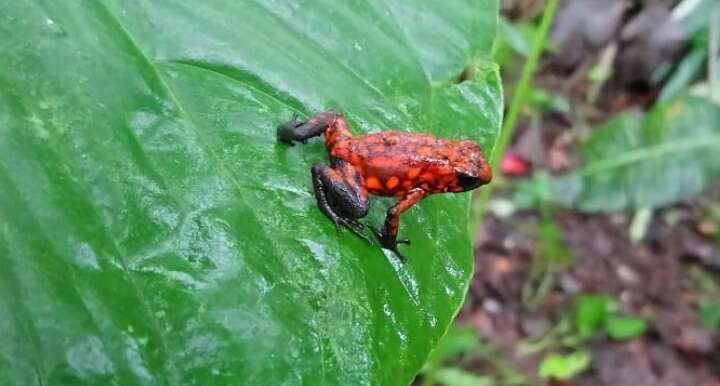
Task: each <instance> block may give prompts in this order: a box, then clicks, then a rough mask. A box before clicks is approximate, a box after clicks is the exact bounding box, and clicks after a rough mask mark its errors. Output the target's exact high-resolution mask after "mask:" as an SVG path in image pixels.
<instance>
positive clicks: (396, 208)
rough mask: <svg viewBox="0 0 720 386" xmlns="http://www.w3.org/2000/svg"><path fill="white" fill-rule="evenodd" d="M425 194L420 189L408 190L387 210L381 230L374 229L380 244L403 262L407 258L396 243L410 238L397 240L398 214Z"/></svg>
mask: <svg viewBox="0 0 720 386" xmlns="http://www.w3.org/2000/svg"><path fill="white" fill-rule="evenodd" d="M426 195H427V192H425V191H424V190H421V189H415V190H411V191H409V192H408V193H407V194H406V195H405V196H403V197H402V198H401V199H400V201H398V202H397V204H395V205H393V206H391V207H390V208H389V209H388V210H387V215H386V216H385V224H384V225H383V228H382V229H381V230H375V229H374V231H375V235H376V236H377V238H378V240H379V241H380V244H381V245H382V247H383V248H385V249H387V250H390V251H393V252H394V253H395V254H396V255H397V256H398V257H399V258H400V260H402V261H403V262H404V261H405V260H407V258H406V257H405V256H404V255H403V254H401V253H400V251H399V250H398V244H410V240H398V239H397V234H398V228H399V227H400V215H401V214H402V213H403V212H405V211H406V210H408V209H410V208H411V207H412V206H413V205H415V204H417V203H418V202H419V201H420V200H422V199H423V198H424V197H425V196H426Z"/></svg>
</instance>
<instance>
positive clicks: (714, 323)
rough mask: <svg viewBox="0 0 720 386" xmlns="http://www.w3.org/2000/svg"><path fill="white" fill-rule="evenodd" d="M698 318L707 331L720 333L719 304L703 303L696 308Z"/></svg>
mask: <svg viewBox="0 0 720 386" xmlns="http://www.w3.org/2000/svg"><path fill="white" fill-rule="evenodd" d="M698 318H699V319H700V322H701V323H702V325H703V326H704V327H705V328H707V329H708V330H711V331H712V330H718V331H720V302H703V303H701V304H700V307H699V308H698Z"/></svg>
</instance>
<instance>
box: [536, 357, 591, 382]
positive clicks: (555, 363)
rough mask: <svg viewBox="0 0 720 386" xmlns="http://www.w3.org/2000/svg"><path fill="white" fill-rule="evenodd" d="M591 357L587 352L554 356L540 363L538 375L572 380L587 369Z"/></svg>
mask: <svg viewBox="0 0 720 386" xmlns="http://www.w3.org/2000/svg"><path fill="white" fill-rule="evenodd" d="M589 364H590V355H589V354H588V352H587V351H586V350H578V351H575V352H572V353H569V354H553V355H549V356H547V357H545V359H543V361H542V362H541V363H540V368H539V370H538V375H540V376H541V377H543V378H556V379H570V378H572V377H574V376H576V375H578V374H580V373H582V372H583V371H585V369H587V367H588V365H589Z"/></svg>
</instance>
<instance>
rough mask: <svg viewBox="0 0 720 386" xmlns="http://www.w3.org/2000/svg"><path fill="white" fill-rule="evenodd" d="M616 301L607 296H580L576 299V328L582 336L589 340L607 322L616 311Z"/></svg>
mask: <svg viewBox="0 0 720 386" xmlns="http://www.w3.org/2000/svg"><path fill="white" fill-rule="evenodd" d="M616 308H617V305H616V303H615V301H614V300H613V299H612V298H610V297H609V296H606V295H590V294H586V295H578V296H577V297H575V314H574V315H575V328H576V329H577V331H578V333H579V334H580V336H582V337H583V338H589V337H590V336H592V335H593V334H595V332H597V331H598V329H599V328H600V327H601V326H602V325H603V323H604V322H605V317H606V316H607V314H608V313H610V312H613V311H615V309H616Z"/></svg>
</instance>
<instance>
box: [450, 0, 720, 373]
mask: <svg viewBox="0 0 720 386" xmlns="http://www.w3.org/2000/svg"><path fill="white" fill-rule="evenodd" d="M582 2H583V1H576V3H582ZM506 3H523V2H522V1H516V2H506ZM525 3H528V4H526V6H527V7H528V9H529V11H527V12H529V13H531V15H530V16H532V13H533V12H535V13H536V12H538V10H540V9H541V7H538V4H537V3H538V2H537V1H525ZM540 3H542V2H540ZM585 3H587V1H585ZM596 3H597V2H596ZM601 3H605V1H602V2H601ZM662 3H663V2H661V1H655V2H652V1H648V2H630V1H609V0H608V1H607V4H606V5H605V7H604V8H605V9H606V10H607V11H606V12H605V13H604V14H603V15H604V16H602V15H600V16H598V17H606V18H608V20H606V23H607V25H608V28H613V29H614V30H613V31H614V32H612V33H608V38H607V39H605V40H604V41H602V42H601V43H602V44H599V45H598V46H597V47H595V46H592V47H590V46H587V45H585V46H583V44H580V43H577V42H568V43H567V45H566V46H562V45H561V46H560V48H561V49H565V51H562V50H561V51H560V53H559V56H561V58H560V59H558V58H557V56H558V54H557V53H556V55H555V57H552V58H551V57H548V58H545V60H544V62H543V65H542V70H541V72H540V74H539V75H538V77H537V79H536V81H535V84H536V85H539V86H542V87H544V88H546V89H550V90H554V91H555V92H557V93H559V94H561V95H563V96H564V97H566V98H567V99H568V100H569V101H570V104H571V105H572V106H573V108H572V112H571V113H548V114H543V115H542V117H541V118H540V120H539V121H536V122H534V123H532V122H531V121H530V120H528V119H525V120H521V122H520V124H519V126H518V129H517V132H516V135H515V138H514V141H513V144H512V145H511V147H510V149H509V151H508V152H509V153H511V154H513V156H514V157H517V159H519V160H521V161H522V162H523V163H524V164H525V165H526V166H527V167H528V171H527V173H520V174H525V175H524V176H519V177H517V178H519V179H522V178H526V177H527V175H529V174H530V173H531V172H532V171H533V170H546V171H548V172H550V173H556V172H559V171H563V170H568V169H571V168H573V167H574V166H576V165H577V162H578V161H577V157H576V154H575V152H576V145H577V142H575V141H573V140H572V139H568V138H570V137H572V135H570V134H569V133H572V132H573V130H577V127H578V126H579V125H587V126H588V127H592V126H593V124H594V123H595V122H602V121H604V120H605V119H607V118H608V117H610V116H612V114H614V113H616V112H618V111H624V110H629V109H637V110H638V111H641V110H642V109H644V108H646V107H647V106H649V105H650V104H651V103H652V102H653V101H654V99H655V98H656V96H657V94H658V91H659V87H660V86H658V85H652V84H647V82H645V81H646V80H645V79H644V78H642V76H641V75H638V74H633V73H632V70H628V69H629V68H633V66H635V67H636V68H639V69H640V70H641V69H642V66H645V65H652V63H650V64H648V63H640V64H638V62H635V63H634V64H632V60H633V59H623V55H626V56H632V54H633V53H636V52H637V49H638V48H637V47H636V48H633V49H631V50H630V54H628V53H627V50H625V51H623V50H622V48H621V49H620V50H618V51H617V54H616V56H615V59H614V60H613V61H612V69H613V71H612V73H613V74H614V75H613V77H612V78H611V79H609V80H608V82H607V83H606V84H605V85H603V87H602V89H601V90H599V93H598V98H597V100H596V102H595V103H592V104H591V103H588V102H587V95H588V88H589V87H593V86H592V84H590V83H589V82H587V81H586V79H587V77H586V76H585V74H586V72H587V69H588V68H589V67H590V66H591V65H593V63H597V62H598V61H599V60H601V59H600V58H599V57H598V56H595V57H593V58H590V59H588V58H587V57H586V56H584V54H583V55H579V56H578V55H575V54H573V55H570V54H567V53H568V52H570V51H576V50H595V51H596V52H598V53H599V54H598V55H602V52H603V51H604V50H605V48H607V47H608V46H609V45H612V44H613V39H615V40H616V41H619V40H618V39H620V38H619V36H620V32H618V31H620V30H622V28H623V25H627V23H629V22H630V20H632V16H634V15H637V14H639V13H641V12H643V10H645V9H646V8H649V7H651V6H655V5H657V4H662ZM664 3H667V4H665V5H666V6H667V5H669V4H673V3H674V2H672V1H666V2H664ZM613 4H614V5H616V6H617V7H619V8H618V9H617V10H616V11H617V12H618V13H617V14H616V13H613V12H614V11H612V10H611V8H612V5H613ZM633 7H634V8H633ZM628 10H630V11H628ZM581 11H582V9H580V11H578V10H576V11H573V12H579V14H580V15H581V14H582V12H581ZM504 12H505V14H506V15H507V16H508V17H511V18H515V19H516V20H517V19H522V18H523V17H526V18H527V17H528V15H525V16H523V15H522V14H521V12H520V15H519V16H518V15H517V14H513V13H512V12H515V13H518V12H517V10H516V9H513V8H510V7H509V6H508V7H506V9H504ZM561 12H563V11H561ZM564 12H566V14H565V16H564V17H565V19H563V20H564V21H560V20H558V21H556V24H557V23H558V22H561V23H566V25H565V26H564V27H563V28H565V29H566V30H567V31H566V32H565V34H566V36H560V38H561V39H566V40H567V39H570V36H572V35H582V34H584V33H595V34H603V33H605V32H603V31H598V30H597V29H595V30H593V31H585V30H582V29H578V28H580V27H577V26H576V27H572V24H573V23H576V24H577V23H578V21H577V18H578V17H579V16H577V15H576V16H574V17H575V19H573V16H572V15H571V16H567V12H568V11H567V10H565V11H564ZM628 12H630V14H629V13H628ZM560 15H562V13H561V14H559V15H558V16H559V17H560ZM628 15H630V16H628ZM654 20H655V21H656V22H657V20H658V19H657V18H656V19H654ZM580 24H582V23H580ZM568 25H571V26H569V27H568ZM557 29H558V26H557V25H556V26H555V29H554V32H555V33H556V34H557ZM560 29H562V28H560ZM647 33H652V31H650V32H647ZM591 40H592V39H591ZM596 40H597V39H596ZM600 40H602V39H600ZM578 44H579V45H578ZM618 46H619V47H621V46H622V44H618ZM578 47H579V48H578ZM679 47H680V48H678V51H677V52H682V46H679ZM666 48H667V47H665V48H662V49H660V48H648V50H652V49H658V50H664V49H666ZM563 52H564V53H566V54H567V55H566V56H567V57H562V56H563ZM663 52H665V51H663ZM643 55H646V56H647V55H649V56H652V55H654V54H653V53H652V52H649V51H648V52H643ZM673 55H679V54H677V53H673ZM570 56H572V57H573V58H574V59H573V58H569V57H570ZM571 59H572V60H571ZM623 60H627V61H628V63H624V62H623ZM558 62H559V63H558ZM568 62H572V63H568ZM585 62H587V63H585ZM588 63H590V64H588ZM583 66H584V67H583ZM623 66H629V67H627V68H623ZM511 77H512V75H511V74H510V75H508V76H507V77H506V79H505V80H506V82H507V81H510V82H512V79H511ZM506 84H508V83H506ZM511 87H512V83H510V84H508V85H507V86H506V88H508V89H510V88H511ZM508 100H509V99H508ZM538 128H539V129H538ZM505 179H506V180H508V181H513V177H510V176H505ZM512 193H513V191H512V189H496V191H495V193H494V195H493V197H494V198H493V199H494V200H500V201H502V200H503V199H505V200H510V199H512ZM719 202H720V183H716V184H715V185H714V186H711V187H710V188H709V189H707V190H706V191H705V193H703V194H702V195H701V196H700V197H696V198H694V199H692V200H689V201H686V202H682V203H679V204H676V205H674V206H672V207H669V208H663V209H659V210H655V211H653V213H652V217H651V220H650V222H649V225H648V227H647V231H646V233H645V235H644V237H643V238H642V240H640V241H637V242H633V241H632V240H631V239H630V236H629V228H630V224H631V221H632V213H605V214H584V213H579V212H576V211H573V210H568V209H559V210H556V211H554V212H553V215H552V216H553V218H554V220H555V223H556V224H557V226H558V227H559V229H560V234H561V239H562V241H563V242H564V243H565V244H566V245H567V247H568V248H569V249H570V251H571V252H572V254H573V255H574V256H575V259H576V260H575V262H574V264H572V265H571V266H569V267H568V268H565V269H560V270H557V272H555V274H554V276H553V278H554V280H553V281H552V282H551V286H550V287H549V290H548V292H547V294H546V295H545V296H543V297H541V298H540V299H539V301H538V302H537V304H534V305H528V302H527V301H523V292H524V291H527V288H526V289H525V290H524V289H523V287H524V286H525V287H527V286H528V281H530V280H531V279H530V278H531V277H532V274H531V270H532V269H533V268H532V267H533V264H534V262H535V261H536V259H537V258H538V249H539V248H538V224H539V222H540V218H539V214H538V213H537V212H535V211H531V210H518V211H515V212H514V213H512V214H510V215H507V214H501V215H498V214H493V213H490V214H488V215H487V216H486V217H485V219H484V221H483V222H482V224H481V225H480V227H479V229H478V230H477V234H476V244H475V251H476V273H475V276H474V278H473V280H472V283H471V287H470V293H469V294H468V298H467V301H466V304H465V305H464V307H463V309H462V311H461V313H460V316H459V318H458V323H459V324H464V325H471V326H474V327H475V328H476V329H477V330H478V331H479V333H480V335H481V336H482V337H483V340H485V341H486V342H488V343H490V344H492V345H494V346H496V347H498V348H499V350H500V352H501V353H502V354H503V357H504V359H505V360H507V361H509V362H510V363H511V364H512V365H513V366H514V367H516V368H517V369H518V371H519V372H521V373H522V374H524V375H525V377H526V378H527V379H528V380H529V381H530V382H531V383H532V384H542V382H541V381H540V380H539V379H538V378H537V375H536V374H537V366H538V362H539V360H541V359H542V354H543V353H546V352H548V350H549V349H551V347H552V346H549V347H548V349H546V350H544V351H539V352H536V353H532V354H528V353H523V347H526V346H527V343H528V342H531V341H533V340H537V339H538V337H543V336H547V335H548V334H549V333H550V332H551V331H552V330H553V328H554V327H555V326H557V324H558V323H559V320H560V319H561V318H562V317H563V315H567V314H568V312H570V311H569V310H571V308H572V304H571V303H572V299H573V297H574V296H575V295H576V294H579V293H600V294H608V295H612V296H613V297H614V298H615V299H617V301H618V304H619V308H620V310H621V311H622V312H625V313H628V314H633V315H640V316H642V317H644V318H645V319H646V320H647V321H648V328H647V330H646V331H645V332H644V333H643V334H642V335H641V336H639V337H636V338H634V339H631V340H629V341H626V342H618V341H613V340H610V339H609V338H603V337H598V338H595V339H591V340H589V341H588V342H586V343H585V348H587V349H588V350H589V353H590V356H591V358H592V359H591V365H590V368H589V369H588V370H587V371H585V372H583V373H582V375H580V376H578V377H576V378H573V379H572V380H571V381H569V382H566V383H556V384H558V385H559V384H562V385H581V386H645V385H647V386H696V385H697V386H720V336H718V334H717V333H716V332H713V331H709V330H707V329H705V328H703V327H702V325H701V323H700V321H699V320H698V316H697V309H698V304H699V303H700V301H702V300H703V299H708V298H713V299H720V292H718V288H720V287H719V286H720V284H718V283H720V249H719V248H718V243H717V241H716V240H715V237H717V236H716V235H717V228H718V224H717V223H715V222H714V221H713V220H712V219H709V218H708V217H707V216H706V214H707V213H708V211H709V210H717V206H718V203H719ZM491 212H492V211H491ZM530 284H531V286H530V287H532V283H530ZM485 365H486V364H484V363H476V364H474V366H476V370H482V369H484V368H485Z"/></svg>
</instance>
